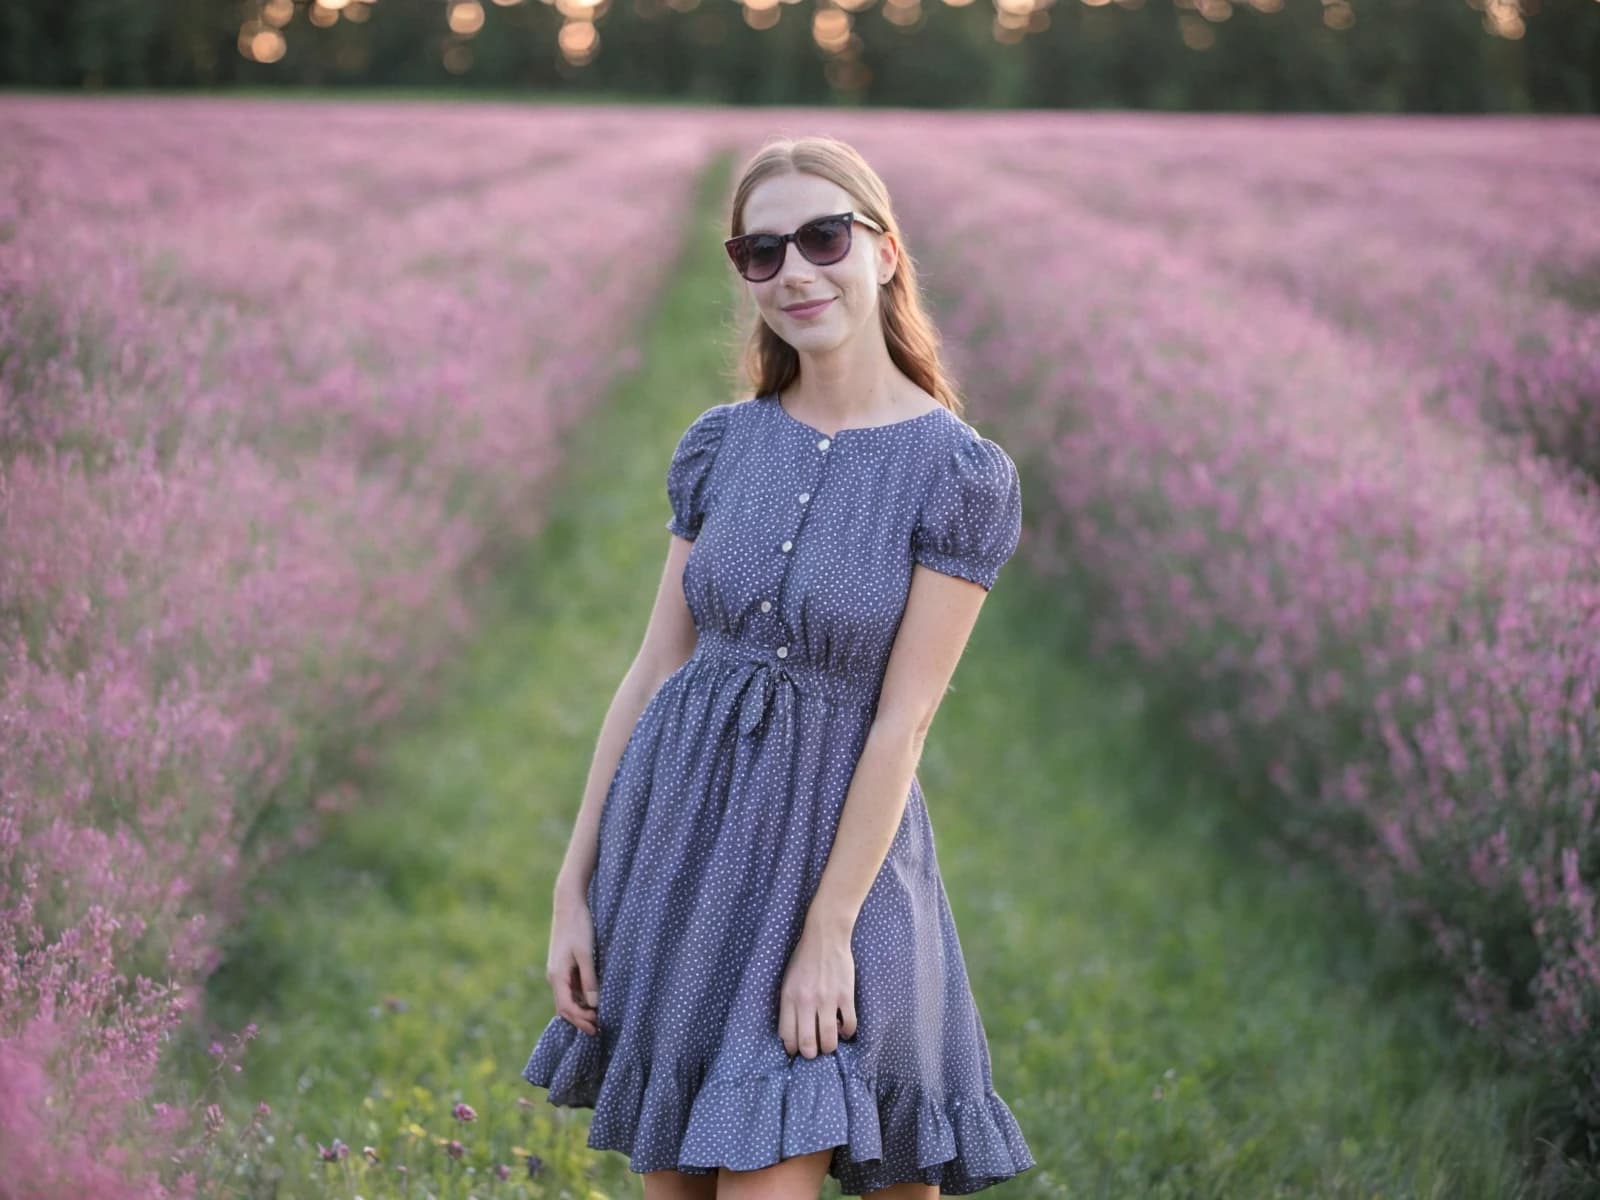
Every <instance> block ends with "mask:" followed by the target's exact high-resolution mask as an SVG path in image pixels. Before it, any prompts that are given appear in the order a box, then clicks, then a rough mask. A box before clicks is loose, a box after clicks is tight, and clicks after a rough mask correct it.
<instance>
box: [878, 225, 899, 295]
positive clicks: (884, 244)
mask: <svg viewBox="0 0 1600 1200" xmlns="http://www.w3.org/2000/svg"><path fill="white" fill-rule="evenodd" d="M899 262H900V239H899V238H897V237H895V235H894V234H893V233H885V234H884V235H883V236H882V237H880V238H879V239H878V286H879V287H883V286H885V285H887V284H888V282H889V281H890V280H891V279H893V278H894V272H895V267H896V265H898V263H899Z"/></svg>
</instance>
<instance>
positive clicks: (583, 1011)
mask: <svg viewBox="0 0 1600 1200" xmlns="http://www.w3.org/2000/svg"><path fill="white" fill-rule="evenodd" d="M550 985H551V988H552V989H553V990H554V992H555V997H556V1015H557V1016H559V1017H561V1018H562V1019H563V1020H565V1021H567V1022H568V1023H570V1024H572V1025H574V1026H576V1027H577V1028H579V1029H581V1030H583V1031H584V1032H585V1033H590V1034H594V1033H599V1032H600V1022H599V1018H598V1016H597V1015H596V1009H595V1008H592V1007H590V1006H589V1005H588V1004H587V1003H586V1002H585V1001H584V1000H582V999H580V998H579V997H580V990H579V989H580V988H581V986H582V977H581V976H580V975H579V973H578V964H577V962H576V961H575V960H571V959H569V960H568V963H567V969H566V970H560V969H558V970H556V972H555V974H554V978H552V979H551V981H550Z"/></svg>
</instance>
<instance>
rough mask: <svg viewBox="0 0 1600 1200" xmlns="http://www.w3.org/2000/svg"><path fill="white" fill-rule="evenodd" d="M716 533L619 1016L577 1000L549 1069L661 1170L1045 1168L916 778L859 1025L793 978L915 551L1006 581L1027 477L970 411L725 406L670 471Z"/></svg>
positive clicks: (598, 945) (697, 568) (612, 922)
mask: <svg viewBox="0 0 1600 1200" xmlns="http://www.w3.org/2000/svg"><path fill="white" fill-rule="evenodd" d="M667 497H668V501H669V505H670V508H671V517H670V519H669V520H668V522H667V528H668V529H670V530H671V531H672V532H673V533H675V534H677V535H679V536H680V537H683V538H686V539H688V540H690V541H692V542H693V543H694V545H693V547H692V548H691V549H690V551H689V555H688V559H687V562H686V565H685V568H684V574H683V590H684V596H685V599H686V600H687V602H688V605H689V610H690V613H691V614H692V616H693V618H694V622H695V626H696V629H697V630H698V632H699V640H698V643H697V645H696V648H695V651H694V654H693V655H692V656H691V657H690V658H689V659H688V661H686V662H685V663H684V664H683V665H682V666H681V667H679V668H678V670H677V671H675V672H674V673H673V674H672V675H671V676H670V677H668V679H667V680H666V681H665V682H664V683H663V684H662V685H661V687H660V688H658V689H657V691H656V693H655V695H654V696H652V697H651V699H650V701H649V703H648V704H647V705H646V706H645V709H644V712H643V713H641V714H640V717H639V720H638V722H637V723H636V725H635V727H634V729H633V731H632V733H631V734H630V736H629V739H628V742H627V745H626V746H625V747H624V748H623V751H622V756H621V759H620V760H619V762H618V764H617V769H616V772H615V774H614V775H613V777H612V780H611V784H610V786H609V788H608V790H607V793H606V797H605V801H604V806H603V808H602V810H601V817H600V833H599V843H598V851H599V852H598V860H597V862H596V866H595V870H594V873H593V875H592V876H591V878H590V881H589V888H588V900H589V910H590V915H591V917H592V918H593V922H594V931H595V970H596V972H597V974H598V975H599V977H600V1007H599V1025H600V1032H599V1033H598V1034H589V1033H586V1032H584V1031H583V1030H580V1029H578V1028H577V1027H576V1026H574V1025H572V1024H570V1023H569V1022H567V1021H566V1020H565V1019H564V1018H562V1017H560V1016H556V1017H553V1018H551V1020H550V1022H549V1024H548V1025H547V1026H546V1027H545V1029H544V1031H543V1033H542V1034H541V1035H540V1037H539V1039H538V1042H537V1044H536V1045H535V1046H534V1049H533V1053H532V1055H531V1056H530V1058H529V1060H528V1064H527V1066H526V1067H525V1068H524V1070H523V1078H524V1079H526V1080H527V1081H528V1082H529V1083H531V1084H535V1085H536V1086H539V1087H543V1088H548V1089H549V1095H548V1099H549V1101H550V1103H552V1104H557V1105H565V1106H571V1107H588V1108H593V1109H594V1118H593V1120H592V1121H591V1122H590V1127H589V1136H588V1144H589V1146H590V1147H591V1148H593V1149H608V1150H618V1151H622V1152H623V1153H626V1154H627V1155H628V1156H629V1160H628V1161H629V1167H630V1168H631V1169H632V1170H633V1171H635V1172H639V1173H643V1172H647V1171H658V1170H663V1169H674V1170H678V1171H683V1172H686V1173H690V1174H697V1175H700V1174H709V1173H713V1172H715V1170H716V1169H717V1167H719V1166H726V1167H730V1168H732V1169H735V1170H742V1171H744V1170H754V1169H756V1168H760V1167H766V1166H771V1165H772V1164H773V1163H776V1162H778V1161H779V1160H780V1159H784V1158H790V1157H793V1156H795V1155H799V1154H809V1153H812V1152H814V1151H817V1150H823V1149H827V1148H830V1147H831V1148H833V1154H832V1157H831V1159H830V1161H829V1173H830V1174H831V1175H833V1176H834V1178H835V1179H837V1180H838V1182H839V1186H840V1190H841V1191H842V1192H843V1193H845V1194H847V1195H862V1194H864V1193H867V1192H871V1191H875V1190H877V1189H878V1188H882V1187H887V1186H889V1185H890V1184H895V1183H902V1182H906V1181H911V1180H916V1181H920V1182H923V1183H931V1184H936V1185H938V1187H939V1189H940V1191H942V1192H944V1193H946V1194H951V1195H958V1194H962V1193H967V1192H975V1191H978V1190H979V1189H981V1188H986V1187H989V1186H991V1185H992V1184H995V1183H999V1182H1000V1181H1002V1180H1004V1179H1008V1178H1010V1177H1011V1176H1013V1175H1016V1174H1017V1173H1019V1172H1021V1171H1024V1170H1026V1169H1028V1168H1029V1167H1031V1166H1033V1165H1034V1160H1033V1157H1032V1155H1031V1154H1030V1152H1029V1148H1028V1145H1027V1143H1026V1141H1025V1140H1024V1139H1023V1135H1022V1131H1021V1129H1020V1127H1019V1126H1018V1124H1017V1121H1016V1118H1015V1117H1014V1116H1013V1115H1012V1113H1011V1110H1010V1109H1009V1108H1008V1107H1007V1106H1006V1103H1005V1101H1004V1100H1002V1099H1001V1098H1000V1096H999V1095H998V1094H997V1093H996V1092H995V1090H994V1084H993V1078H992V1075H991V1071H990V1062H989V1051H988V1046H987V1042H986V1040H985V1034H984V1028H983V1023H982V1021H981V1020H980V1018H979V1015H978V1011H977V1006H976V1004H975V1002H974V999H973V995H972V991H971V987H970V985H969V981H968V978H967V973H966V966H965V963H964V961H963V958H962V954H961V946H960V943H959V941H958V940H957V937H956V928H955V923H954V920H953V919H952V916H951V912H950V905H949V902H948V900H947V898H946V896H945V892H944V886H943V883H942V881H941V879H940V875H939V868H938V863H937V860H936V858H935V854H934V840H933V829H932V826H931V825H930V823H929V820H928V811H927V807H926V805H925V803H924V799H923V795H922V789H921V786H920V784H919V782H918V781H917V779H916V778H915V776H913V778H912V781H911V786H910V789H909V792H908V796H907V802H906V806H905V812H904V815H903V817H902V818H901V821H900V825H899V828H898V829H897V831H896V833H895V836H894V841H893V844H892V845H891V846H890V849H889V853H888V856H887V858H886V859H885V861H884V864H883V867H882V869H881V870H880V871H879V873H878V875H877V878H876V879H875V880H874V882H873V884H872V887H871V889H870V890H869V892H868V894H867V897H866V900H865V902H864V903H863V905H862V908H861V911H860V913H859V915H858V917H857V920H856V924H855V928H854V931H853V933H852V936H851V949H852V951H853V955H854V959H855V966H856V1032H855V1035H854V1036H853V1037H851V1038H849V1039H840V1041H839V1043H838V1048H837V1049H836V1050H834V1051H832V1052H828V1053H818V1054H817V1055H816V1056H815V1057H814V1058H807V1057H805V1055H803V1054H795V1055H793V1056H791V1055H790V1054H789V1053H788V1051H787V1050H786V1049H785V1047H784V1045H783V1040H782V1037H781V1036H780V1034H779V1033H778V993H779V988H780V986H781V984H782V979H783V972H784V970H785V969H786V968H787V966H788V962H789V956H790V954H791V953H792V952H793V950H794V947H795V945H796V943H797V942H798V940H799V937H800V933H801V929H802V927H803V925H804V921H805V915H806V909H807V906H808V904H809V903H810V899H811V897H812V895H814V893H815V891H816V887H817V884H818V882H819V881H820V878H821V874H822V869H823V867H824V866H825V865H826V863H827V858H828V854H829V851H830V850H831V848H832V845H833V839H834V833H835V830H836V829H837V827H838V822H839V817H840V815H841V813H842V811H843V807H844V801H845V796H846V794H847V792H848V790H849V785H850V780H851V777H852V775H853V774H854V771H855V765H856V762H857V760H858V759H859V757H860V754H861V751H862V749H863V748H864V746H865V742H866V737H867V732H868V729H869V727H870V725H871V722H872V717H873V714H874V712H875V711H876V707H877V699H878V693H879V690H880V687H881V684H882V680H883V673H884V670H885V668H886V666H887V665H888V658H889V652H890V648H891V646H892V643H893V641H894V635H895V632H896V630H897V629H898V627H899V624H900V618H901V615H902V613H903V611H904V608H905V601H906V596H907V591H908V589H909V587H910V584H911V576H912V571H913V567H914V566H915V564H917V563H922V564H925V565H926V566H928V567H931V568H932V569H934V570H937V571H940V572H943V573H945V574H950V575H958V576H960V577H962V578H965V579H970V580H972V581H974V582H976V583H978V584H980V585H982V586H983V587H985V588H989V587H992V586H993V584H994V582H995V579H996V577H997V575H998V573H999V571H1000V568H1001V567H1002V565H1004V563H1005V561H1006V560H1007V559H1008V558H1009V557H1010V556H1011V554H1012V552H1013V551H1014V550H1015V549H1016V547H1017V543H1018V540H1019V537H1020V534H1021V519H1022V497H1021V488H1020V484H1019V481H1018V477H1017V470H1016V467H1015V465H1014V464H1013V462H1012V460H1011V459H1010V457H1009V456H1008V455H1007V454H1006V452H1005V451H1004V450H1002V449H1001V448H1000V447H999V446H998V445H997V444H995V443H994V442H993V441H990V440H989V439H988V438H985V437H982V436H980V435H979V434H978V433H977V431H976V430H974V429H973V428H972V427H971V426H970V425H968V424H967V423H966V422H965V421H963V420H962V419H961V418H959V417H957V416H956V415H955V414H954V413H952V412H950V411H949V410H948V409H945V408H938V409H934V410H931V411H929V412H925V413H923V414H921V415H920V416H916V417H911V418H909V419H907V420H903V421H897V422H893V423H890V424H886V425H869V426H859V427H856V428H849V429H841V430H839V431H838V432H837V433H835V434H834V435H832V436H829V435H828V434H826V433H824V432H823V431H822V430H819V429H815V428H813V427H812V426H810V425H809V424H807V423H805V422H803V421H801V420H799V419H798V418H796V417H793V416H791V415H790V414H789V413H788V412H787V411H786V410H785V409H784V408H783V407H782V406H781V404H780V403H779V401H778V398H777V396H776V395H775V394H774V395H765V396H757V397H754V398H752V399H746V400H740V401H735V402H731V403H727V404H718V405H714V406H713V407H711V408H708V409H706V410H705V411H704V412H702V413H701V414H700V415H699V416H698V417H697V418H695V420H694V421H693V423H692V424H691V425H690V426H689V428H688V429H687V430H686V431H685V432H684V434H683V436H682V437H681V438H680V440H679V442H678V445H677V448H676V450H675V451H674V453H673V456H672V461H671V463H670V465H669V466H668V469H667Z"/></svg>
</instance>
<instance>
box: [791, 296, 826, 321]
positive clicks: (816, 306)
mask: <svg viewBox="0 0 1600 1200" xmlns="http://www.w3.org/2000/svg"><path fill="white" fill-rule="evenodd" d="M832 303H833V297H832V296H829V297H828V298H827V299H826V300H813V301H811V302H809V303H807V304H799V305H796V306H794V307H793V308H785V309H784V310H783V311H784V312H786V313H788V314H789V315H790V316H791V317H814V316H816V315H817V314H818V313H819V312H821V311H822V310H823V309H825V308H827V307H828V305H830V304H832Z"/></svg>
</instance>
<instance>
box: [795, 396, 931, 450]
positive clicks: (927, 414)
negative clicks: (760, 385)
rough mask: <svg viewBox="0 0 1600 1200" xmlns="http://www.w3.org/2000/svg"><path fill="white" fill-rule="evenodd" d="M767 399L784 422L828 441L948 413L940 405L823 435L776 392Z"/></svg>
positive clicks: (896, 427) (896, 426)
mask: <svg viewBox="0 0 1600 1200" xmlns="http://www.w3.org/2000/svg"><path fill="white" fill-rule="evenodd" d="M767 399H768V400H770V401H772V406H773V407H774V408H776V409H777V410H778V412H779V414H780V415H781V416H783V418H784V419H785V420H787V421H789V422H790V423H791V424H793V425H798V426H799V427H800V428H801V429H804V430H805V431H806V432H808V433H813V434H815V435H816V436H817V437H823V438H827V439H828V440H829V441H833V440H834V439H836V438H840V437H843V436H844V435H845V434H847V433H873V432H876V431H877V430H880V429H899V428H900V427H901V426H903V425H914V424H915V423H916V422H918V421H925V420H927V419H928V418H929V417H933V416H937V415H938V414H939V413H949V412H950V410H949V409H948V408H946V407H945V406H944V405H942V404H941V405H939V406H938V407H937V408H930V409H929V410H928V411H927V412H922V413H918V414H917V415H916V416H914V417H902V418H901V419H900V420H898V421H885V422H883V423H882V424H881V425H848V426H846V427H845V428H843V429H841V430H839V431H838V432H837V433H824V432H823V431H822V430H820V429H818V428H817V427H816V426H815V425H811V424H809V423H807V422H805V421H802V420H801V419H800V418H799V417H797V416H795V415H794V414H793V413H791V412H790V411H789V410H788V409H787V408H785V407H784V406H783V403H782V401H781V400H780V398H779V395H778V393H777V392H768V393H767ZM951 415H954V414H951Z"/></svg>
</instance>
